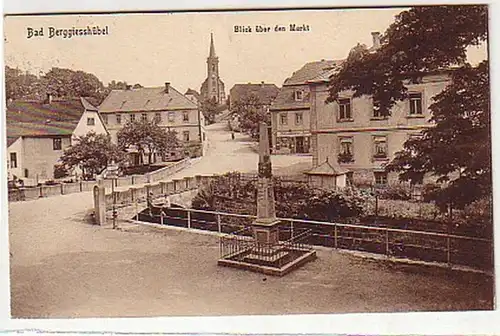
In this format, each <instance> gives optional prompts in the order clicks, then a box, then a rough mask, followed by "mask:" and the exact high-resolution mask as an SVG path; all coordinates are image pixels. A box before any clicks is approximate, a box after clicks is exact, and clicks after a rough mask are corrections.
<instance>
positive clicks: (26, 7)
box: [0, 0, 500, 335]
mask: <svg viewBox="0 0 500 336" xmlns="http://www.w3.org/2000/svg"><path fill="white" fill-rule="evenodd" d="M452 3H454V4H457V3H459V2H457V1H411V3H409V2H408V1H397V0H396V1H387V0H386V1H383V2H374V1H367V0H365V1H356V2H354V3H352V2H348V1H311V2H307V1H305V0H301V1H297V0H295V1H294V0H289V1H276V0H274V1H272V0H267V1H265V0H264V1H263V0H258V1H250V0H245V1H238V2H237V3H235V2H234V1H229V0H219V1H211V2H209V3H207V2H206V1H203V0H191V1H185V2H182V3H181V2H168V3H166V2H164V1H160V0H156V1H154V0H142V1H140V2H138V1H136V0H121V1H118V0H116V1H103V0H85V1H84V0H81V1H65V0H57V1H55V0H53V1H50V2H49V1H37V0H23V1H19V0H8V1H7V0H6V1H5V3H4V13H9V14H12V13H37V12H38V13H50V12H52V13H53V12H106V11H151V10H182V9H184V10H188V9H230V8H234V7H237V8H240V9H245V8H247V9H251V8H276V7H282V8H290V7H306V6H307V7H327V6H328V7H334V6H341V5H343V6H374V5H379V6H381V5H389V6H396V5H398V6H409V5H416V4H452ZM462 3H463V1H462ZM467 3H484V2H481V1H467ZM490 4H491V14H490V15H491V16H490V40H489V41H490V43H489V47H490V60H491V61H490V65H491V69H492V77H491V82H492V90H491V92H492V93H494V92H495V90H494V89H493V88H498V87H500V81H499V80H498V74H499V72H498V71H499V70H498V69H497V66H496V65H497V64H496V61H497V59H498V57H499V53H498V43H497V42H496V40H497V39H496V33H495V32H498V31H500V27H499V26H500V24H499V23H498V19H497V20H494V19H493V18H498V17H499V9H500V7H499V6H498V5H497V3H496V2H490ZM0 31H2V33H3V24H2V26H1V27H0ZM2 35H3V34H2ZM0 57H1V60H2V61H3V57H4V53H3V45H2V52H1V55H0ZM2 63H3V62H2ZM3 75H4V74H3V71H2V78H1V83H2V87H3V86H4V78H3ZM0 98H1V101H2V103H4V89H2V92H1V95H0ZM499 108H500V103H499V98H498V96H497V95H495V94H493V97H492V119H493V120H492V124H493V127H492V129H493V130H495V126H496V125H499V124H500V120H499V118H500V116H498V115H497V113H495V111H497V110H499ZM0 120H1V121H0V129H1V130H2V136H1V149H0V151H1V158H0V160H1V162H6V161H5V145H6V140H5V128H4V127H5V121H4V118H3V115H2V118H1V119H0ZM498 149H499V139H498V136H496V135H495V134H493V153H497V152H498ZM499 164H500V163H499V162H498V158H497V156H496V155H494V156H493V166H494V167H498V166H499ZM0 167H1V168H0V172H1V176H0V179H1V181H2V182H1V183H2V188H1V194H0V201H1V203H2V205H3V207H2V208H1V210H0V214H1V221H0V284H2V286H0V333H1V332H2V330H3V331H8V330H11V331H14V330H24V331H25V332H26V331H27V332H30V331H32V332H35V331H36V330H38V331H46V332H48V331H51V332H65V331H66V332H73V333H77V332H96V331H97V332H99V331H100V332H103V333H104V332H129V333H144V332H147V333H153V332H169V333H190V334H192V333H258V334H263V333H266V334H268V333H305V334H312V333H325V334H332V333H337V334H338V333H348V334H353V333H356V334H386V335H389V334H409V333H411V334H426V335H437V334H440V335H447V334H462V335H464V334H467V335H473V334H483V335H484V334H490V335H493V334H500V314H499V311H498V310H497V311H493V312H461V313H405V314H403V313H390V314H344V315H342V314H340V315H289V316H273V317H270V316H251V317H197V318H144V319H66V320H54V319H50V320H49V319H48V320H11V319H9V318H8V316H9V305H8V302H9V301H10V300H9V295H10V294H9V287H8V286H7V284H8V271H9V268H8V260H9V254H8V229H7V225H6V223H7V211H6V210H7V205H6V204H7V192H6V183H5V182H4V181H6V180H7V179H6V169H5V167H4V164H1V165H0ZM494 170H495V169H494ZM493 185H494V199H495V200H497V199H499V197H500V182H499V179H498V178H497V176H496V174H495V175H494V183H493ZM495 203H497V202H495ZM498 215H500V212H499V211H498V208H497V207H495V211H494V218H495V220H496V218H498ZM498 236H499V229H498V225H495V237H498ZM499 259H500V253H499V249H498V248H497V249H496V250H495V260H496V261H497V263H496V264H497V265H498V260H499ZM496 274H497V275H498V267H496ZM496 288H497V291H496V292H497V293H498V288H499V286H498V283H497V286H496ZM497 297H498V295H497Z"/></svg>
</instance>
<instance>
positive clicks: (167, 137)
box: [117, 120, 179, 163]
mask: <svg viewBox="0 0 500 336" xmlns="http://www.w3.org/2000/svg"><path fill="white" fill-rule="evenodd" d="M117 137H118V146H119V147H120V148H121V149H122V150H130V149H135V150H137V152H138V153H139V155H140V157H144V155H146V154H147V155H148V162H149V163H151V162H152V158H153V155H154V154H159V155H164V154H165V153H166V152H168V151H171V150H173V149H177V148H178V147H179V140H178V139H177V133H176V132H175V131H172V130H168V131H166V130H165V129H164V128H162V127H160V126H158V124H156V123H155V122H154V121H148V120H141V121H134V122H131V121H129V122H127V124H125V126H124V127H123V128H122V129H121V130H120V131H118V134H117Z"/></svg>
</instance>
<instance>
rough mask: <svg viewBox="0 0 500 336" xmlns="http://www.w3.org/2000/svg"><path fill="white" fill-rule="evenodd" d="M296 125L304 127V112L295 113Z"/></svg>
mask: <svg viewBox="0 0 500 336" xmlns="http://www.w3.org/2000/svg"><path fill="white" fill-rule="evenodd" d="M295 125H302V112H297V113H295Z"/></svg>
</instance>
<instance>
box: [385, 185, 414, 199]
mask: <svg viewBox="0 0 500 336" xmlns="http://www.w3.org/2000/svg"><path fill="white" fill-rule="evenodd" d="M378 195H379V197H380V198H381V199H391V200H402V201H408V200H410V199H411V188H410V187H409V186H408V185H405V184H402V183H399V184H392V185H388V186H386V187H385V188H384V189H381V190H380V191H379V193H378Z"/></svg>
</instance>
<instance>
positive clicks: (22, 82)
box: [5, 66, 40, 99]
mask: <svg viewBox="0 0 500 336" xmlns="http://www.w3.org/2000/svg"><path fill="white" fill-rule="evenodd" d="M39 82H40V80H39V79H38V78H37V77H36V76H35V75H33V74H30V73H29V72H22V71H21V70H19V69H13V68H11V67H9V66H5V95H6V98H7V99H22V98H28V97H30V98H34V97H37V89H38V87H39V84H40V83H39ZM38 96H39V95H38Z"/></svg>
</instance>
